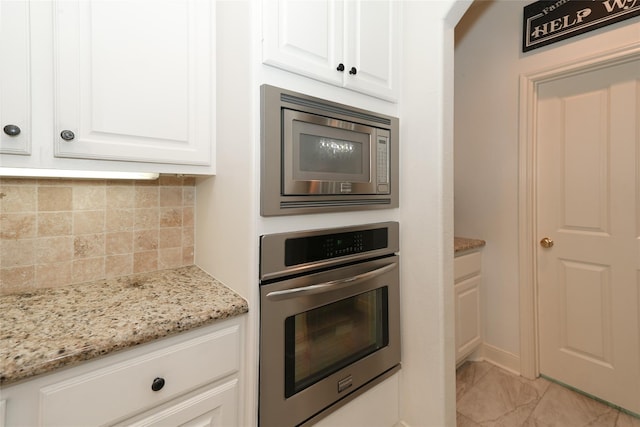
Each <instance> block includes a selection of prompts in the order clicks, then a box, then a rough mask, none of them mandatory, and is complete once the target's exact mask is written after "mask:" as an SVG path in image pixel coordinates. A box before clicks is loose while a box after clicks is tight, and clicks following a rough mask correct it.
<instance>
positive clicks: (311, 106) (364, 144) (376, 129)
mask: <svg viewBox="0 0 640 427" xmlns="http://www.w3.org/2000/svg"><path fill="white" fill-rule="evenodd" d="M260 166H261V175H260V176H261V183H260V213H261V215H263V216H272V215H290V214H303V213H319V212H334V211H345V210H361V209H381V208H395V207H398V119H397V118H395V117H390V116H386V115H382V114H378V113H374V112H371V111H366V110H362V109H357V108H353V107H350V106H347V105H343V104H337V103H335V102H330V101H326V100H323V99H319V98H314V97H311V96H307V95H303V94H300V93H296V92H292V91H289V90H285V89H281V88H278V87H274V86H269V85H263V86H262V87H261V165H260Z"/></svg>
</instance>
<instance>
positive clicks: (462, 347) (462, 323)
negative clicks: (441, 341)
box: [454, 251, 482, 364]
mask: <svg viewBox="0 0 640 427" xmlns="http://www.w3.org/2000/svg"><path fill="white" fill-rule="evenodd" d="M481 261H482V259H481V253H480V251H475V252H471V253H465V254H461V255H459V256H456V257H455V259H454V276H455V287H454V295H455V316H456V317H455V322H456V325H455V331H456V334H455V336H456V364H457V363H460V362H461V361H463V360H464V358H465V357H467V356H469V355H470V354H471V353H473V352H474V351H475V350H476V349H478V347H479V346H480V344H482V313H481V309H480V307H481V305H480V290H481V287H480V284H481V274H480V267H481Z"/></svg>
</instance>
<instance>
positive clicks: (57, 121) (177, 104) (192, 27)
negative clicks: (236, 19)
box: [0, 0, 216, 174]
mask: <svg viewBox="0 0 640 427" xmlns="http://www.w3.org/2000/svg"><path fill="white" fill-rule="evenodd" d="M215 5H216V2H215V1H211V0H60V1H46V2H43V1H39V0H32V1H27V0H1V2H0V55H2V56H1V58H2V60H0V120H1V122H0V123H1V126H0V127H1V128H2V134H1V139H0V142H1V145H0V153H1V158H0V160H1V162H2V166H4V167H33V168H45V169H71V170H73V169H82V170H102V171H125V172H128V171H139V172H158V173H190V174H191V173H193V174H212V173H215V117H216V111H215V105H216V97H215V83H216V74H215V70H216V62H215V47H216V40H215ZM6 126H9V127H6ZM17 128H20V133H18V134H17V135H16V134H15V133H16V132H17ZM12 133H13V134H14V135H11V134H12Z"/></svg>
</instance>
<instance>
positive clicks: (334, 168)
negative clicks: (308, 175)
mask: <svg viewBox="0 0 640 427" xmlns="http://www.w3.org/2000/svg"><path fill="white" fill-rule="evenodd" d="M362 152H363V149H362V143H359V142H353V141H344V140H340V139H333V138H324V137H319V136H316V135H307V134H301V135H300V170H301V171H302V172H313V173H320V174H349V175H362V169H363V166H362V162H363V159H362Z"/></svg>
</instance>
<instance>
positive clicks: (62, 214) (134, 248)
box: [0, 176, 195, 294]
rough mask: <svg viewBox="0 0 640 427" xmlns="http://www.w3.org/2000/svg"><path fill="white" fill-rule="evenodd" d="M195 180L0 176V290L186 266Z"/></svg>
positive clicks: (190, 250)
mask: <svg viewBox="0 0 640 427" xmlns="http://www.w3.org/2000/svg"><path fill="white" fill-rule="evenodd" d="M194 202H195V179H194V178H189V177H185V178H182V177H175V176H161V177H160V178H159V179H158V180H155V181H133V180H65V179H8V178H0V294H10V293H15V292H24V291H29V290H33V289H36V288H47V287H56V286H63V285H68V284H75V283H82V282H89V281H95V280H101V279H105V278H113V277H119V276H126V275H128V274H132V273H141V272H148V271H156V270H163V269H166V268H174V267H179V266H184V265H191V264H193V260H194V204H195V203H194Z"/></svg>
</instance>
